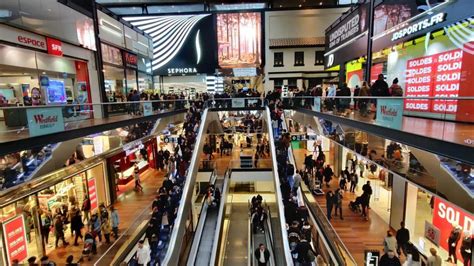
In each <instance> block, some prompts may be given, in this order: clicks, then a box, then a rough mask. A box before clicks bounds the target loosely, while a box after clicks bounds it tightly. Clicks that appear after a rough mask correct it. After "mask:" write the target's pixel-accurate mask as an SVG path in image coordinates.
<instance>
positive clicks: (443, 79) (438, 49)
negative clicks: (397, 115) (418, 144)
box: [372, 0, 474, 122]
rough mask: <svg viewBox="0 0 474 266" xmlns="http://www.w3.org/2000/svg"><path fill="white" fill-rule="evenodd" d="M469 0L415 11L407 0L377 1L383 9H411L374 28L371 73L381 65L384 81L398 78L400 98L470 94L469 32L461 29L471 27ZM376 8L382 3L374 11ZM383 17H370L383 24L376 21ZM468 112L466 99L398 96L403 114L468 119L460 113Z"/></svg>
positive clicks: (472, 78)
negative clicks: (406, 16) (402, 17)
mask: <svg viewBox="0 0 474 266" xmlns="http://www.w3.org/2000/svg"><path fill="white" fill-rule="evenodd" d="M471 4H472V3H471V2H470V1H468V0H457V1H449V2H448V1H446V2H445V3H441V4H438V5H437V6H434V7H432V8H431V9H430V10H428V11H425V12H424V13H421V14H418V13H419V11H418V10H417V9H416V5H415V6H414V7H411V6H412V5H413V4H412V3H409V1H400V2H397V3H393V4H383V5H381V6H384V5H385V7H383V9H387V7H388V8H391V9H396V8H398V9H399V8H402V7H404V6H406V8H405V9H406V10H408V11H410V8H411V9H413V11H411V13H410V14H411V16H413V17H412V18H411V19H408V20H406V21H405V22H403V23H400V24H398V25H391V27H388V29H387V30H385V31H379V32H377V31H375V32H374V37H373V52H374V58H375V59H376V60H375V61H374V62H373V64H372V73H374V69H382V72H381V73H386V76H387V82H388V83H389V85H390V84H391V82H392V81H393V80H394V79H395V78H398V80H399V85H400V86H401V87H402V89H403V91H404V96H406V97H425V98H426V97H444V98H452V97H460V96H473V95H474V92H473V90H472V89H471V87H472V86H471V84H473V83H474V77H472V75H469V74H467V73H470V72H471V71H472V69H471V68H472V62H474V61H473V60H474V56H473V52H472V49H471V48H470V47H472V45H473V42H474V36H473V35H472V34H465V32H469V31H470V27H471V26H472V22H471V18H472V12H469V8H470V5H471ZM378 9H382V8H379V7H376V9H375V10H376V11H377V10H378ZM417 14H418V15H417ZM415 15H417V16H416V17H415ZM383 22H384V21H383V20H377V19H375V22H374V27H375V28H376V29H377V28H387V27H382V26H383V25H382V26H380V25H379V24H383ZM469 113H472V102H471V101H469V100H448V99H440V100H434V99H405V100H404V115H410V116H419V117H428V118H439V119H445V120H456V121H464V122H472V121H474V119H473V117H472V116H468V115H466V114H469Z"/></svg>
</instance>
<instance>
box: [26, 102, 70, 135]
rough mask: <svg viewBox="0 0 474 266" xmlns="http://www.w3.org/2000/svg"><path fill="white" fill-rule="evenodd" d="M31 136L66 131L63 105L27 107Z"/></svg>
mask: <svg viewBox="0 0 474 266" xmlns="http://www.w3.org/2000/svg"><path fill="white" fill-rule="evenodd" d="M26 118H27V119H28V130H29V133H30V137H35V136H41V135H45V134H51V133H56V132H62V131H64V118H63V113H62V108H61V107H45V108H28V109H26Z"/></svg>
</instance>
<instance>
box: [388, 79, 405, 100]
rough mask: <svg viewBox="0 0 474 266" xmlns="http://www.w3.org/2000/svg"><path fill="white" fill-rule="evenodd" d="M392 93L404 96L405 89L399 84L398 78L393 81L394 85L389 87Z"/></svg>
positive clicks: (396, 95)
mask: <svg viewBox="0 0 474 266" xmlns="http://www.w3.org/2000/svg"><path fill="white" fill-rule="evenodd" d="M389 90H390V95H392V96H395V97H402V96H403V89H402V87H400V85H398V78H395V79H394V80H393V82H392V86H390V88H389Z"/></svg>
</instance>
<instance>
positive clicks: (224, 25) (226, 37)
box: [217, 12, 262, 68]
mask: <svg viewBox="0 0 474 266" xmlns="http://www.w3.org/2000/svg"><path fill="white" fill-rule="evenodd" d="M261 32H262V22H261V14H260V13H258V12H249V13H223V14H217V46H218V47H217V48H218V64H219V66H220V67H221V68H236V67H259V66H260V64H261V62H262V59H261V37H262V36H261V35H262V33H261Z"/></svg>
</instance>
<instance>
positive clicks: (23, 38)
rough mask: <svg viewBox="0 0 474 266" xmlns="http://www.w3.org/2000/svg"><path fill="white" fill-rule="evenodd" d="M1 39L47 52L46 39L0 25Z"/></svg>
mask: <svg viewBox="0 0 474 266" xmlns="http://www.w3.org/2000/svg"><path fill="white" fill-rule="evenodd" d="M0 39H1V40H4V41H6V42H10V43H16V44H19V45H22V46H28V47H31V48H36V49H40V50H47V46H46V38H45V37H43V36H41V35H37V34H34V33H30V32H27V31H23V30H18V29H15V28H12V27H9V26H6V25H2V24H0Z"/></svg>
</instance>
